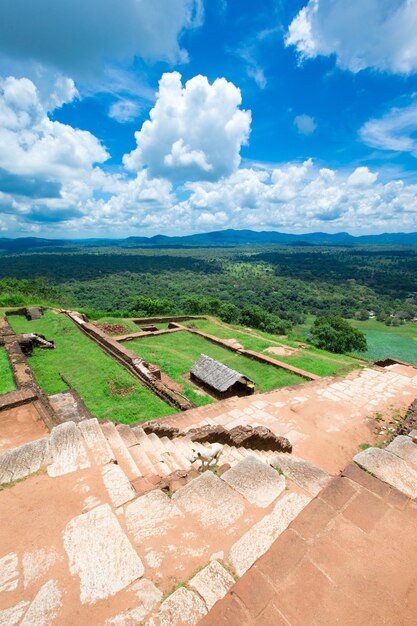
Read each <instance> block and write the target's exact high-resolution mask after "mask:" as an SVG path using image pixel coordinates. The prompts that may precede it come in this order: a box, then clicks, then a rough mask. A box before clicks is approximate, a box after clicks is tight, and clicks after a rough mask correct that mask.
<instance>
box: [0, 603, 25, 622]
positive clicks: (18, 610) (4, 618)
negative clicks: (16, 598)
mask: <svg viewBox="0 0 417 626" xmlns="http://www.w3.org/2000/svg"><path fill="white" fill-rule="evenodd" d="M28 606H29V602H25V601H24V600H22V602H19V604H16V605H15V606H12V607H10V608H9V609H3V610H2V611H0V626H15V625H16V624H18V623H19V622H20V620H21V618H22V616H23V614H24V612H25V611H26V609H27V607H28Z"/></svg>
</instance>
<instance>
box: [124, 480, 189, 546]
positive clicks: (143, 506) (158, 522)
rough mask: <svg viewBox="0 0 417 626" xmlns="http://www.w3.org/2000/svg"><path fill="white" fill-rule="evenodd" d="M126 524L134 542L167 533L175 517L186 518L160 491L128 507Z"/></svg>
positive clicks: (152, 492) (150, 493)
mask: <svg viewBox="0 0 417 626" xmlns="http://www.w3.org/2000/svg"><path fill="white" fill-rule="evenodd" d="M125 515H126V523H127V528H128V530H129V532H130V533H131V534H132V536H133V539H134V541H136V542H137V543H140V542H141V541H143V540H144V539H146V538H147V537H154V536H156V535H159V534H161V533H165V532H166V531H167V530H168V529H169V526H170V522H171V521H172V519H173V518H175V517H184V515H183V513H182V512H181V511H180V510H179V509H178V507H177V506H175V504H174V503H173V502H172V500H170V499H169V498H168V496H167V495H166V494H165V493H163V492H162V491H161V490H160V489H155V490H154V491H150V492H149V493H146V494H145V495H144V496H141V497H140V498H137V499H136V500H135V501H134V502H132V503H131V504H129V505H128V506H127V507H126V512H125Z"/></svg>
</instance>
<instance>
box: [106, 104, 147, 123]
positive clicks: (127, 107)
mask: <svg viewBox="0 0 417 626" xmlns="http://www.w3.org/2000/svg"><path fill="white" fill-rule="evenodd" d="M140 110H141V107H140V104H139V103H138V102H135V101H134V100H129V99H127V98H122V99H120V100H117V101H116V102H113V104H112V105H111V106H110V109H109V117H111V118H113V119H114V120H116V121H117V122H120V123H121V124H126V123H128V122H133V121H134V120H135V119H137V117H138V116H139V113H140Z"/></svg>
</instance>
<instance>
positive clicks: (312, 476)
mask: <svg viewBox="0 0 417 626" xmlns="http://www.w3.org/2000/svg"><path fill="white" fill-rule="evenodd" d="M269 462H270V464H271V465H272V466H274V467H279V468H280V469H281V470H282V471H283V473H284V475H285V476H286V477H287V478H289V479H290V480H292V481H293V482H295V483H296V484H297V485H298V486H299V487H302V489H305V490H306V491H307V492H308V493H310V494H311V495H312V496H316V495H317V494H318V493H319V492H320V491H321V490H322V489H323V488H324V487H325V486H326V485H327V484H328V482H329V481H330V479H331V476H329V474H327V472H325V471H324V470H322V469H320V467H317V465H314V464H313V463H310V461H306V460H304V459H299V458H297V457H295V456H293V455H292V454H285V453H281V454H276V455H275V456H274V457H273V458H271V459H270V461H269Z"/></svg>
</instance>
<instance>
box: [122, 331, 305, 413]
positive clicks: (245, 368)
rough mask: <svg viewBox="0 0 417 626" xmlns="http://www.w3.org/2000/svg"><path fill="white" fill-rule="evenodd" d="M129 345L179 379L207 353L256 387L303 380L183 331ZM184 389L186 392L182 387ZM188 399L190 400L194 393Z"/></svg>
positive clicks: (263, 388) (268, 388) (283, 385)
mask: <svg viewBox="0 0 417 626" xmlns="http://www.w3.org/2000/svg"><path fill="white" fill-rule="evenodd" d="M129 348H130V349H131V350H133V351H134V352H136V353H137V354H139V355H140V356H141V357H143V358H145V359H147V360H149V361H150V362H151V363H155V364H156V365H159V367H160V368H161V369H162V370H163V371H164V372H166V373H167V374H168V375H169V376H170V377H171V378H173V379H174V380H175V381H177V382H179V383H184V379H183V378H182V376H183V375H184V374H187V373H188V372H189V371H190V369H191V367H192V365H193V364H194V363H195V361H196V360H197V359H198V358H199V357H200V355H201V354H207V355H208V356H210V357H212V358H213V359H217V360H218V361H221V362H222V363H224V364H225V365H228V366H229V367H232V368H233V369H235V370H237V371H238V372H241V373H242V374H244V375H245V376H247V377H248V378H250V379H251V380H253V381H254V382H255V383H256V388H257V390H258V391H270V390H271V389H277V388H279V387H285V386H286V385H294V384H297V383H301V382H305V381H304V379H303V378H301V377H299V376H297V375H296V374H293V373H292V372H287V371H285V370H281V369H278V368H275V367H273V366H271V365H267V364H264V363H258V362H257V361H255V360H253V359H250V358H248V357H245V356H242V355H241V354H236V353H235V352H232V351H231V350H227V349H226V348H222V347H220V346H216V345H215V344H212V343H210V342H209V341H207V340H206V339H203V338H202V337H199V336H198V335H193V334H192V333H188V332H186V331H184V332H178V333H172V334H169V335H159V336H156V337H143V338H141V339H135V340H133V341H129ZM185 393H186V395H188V394H187V390H186V389H185ZM190 399H192V400H193V401H194V397H193V398H190Z"/></svg>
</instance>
